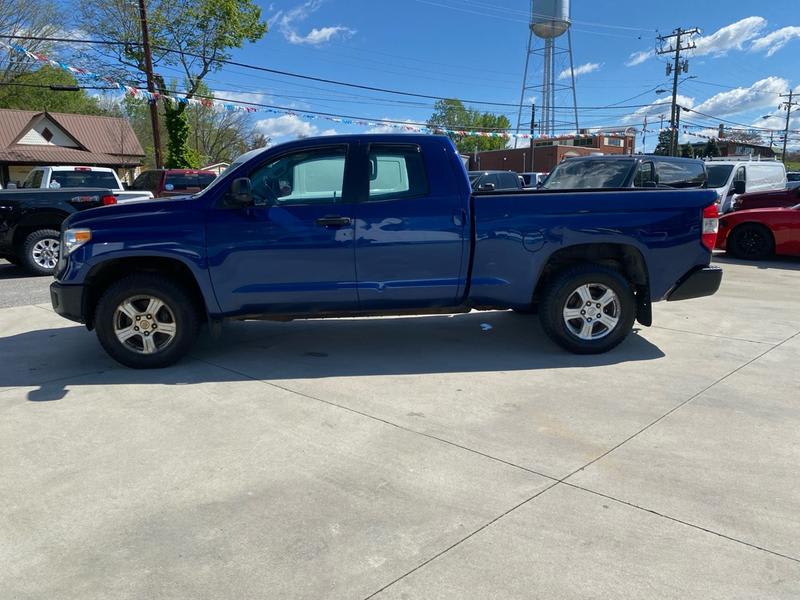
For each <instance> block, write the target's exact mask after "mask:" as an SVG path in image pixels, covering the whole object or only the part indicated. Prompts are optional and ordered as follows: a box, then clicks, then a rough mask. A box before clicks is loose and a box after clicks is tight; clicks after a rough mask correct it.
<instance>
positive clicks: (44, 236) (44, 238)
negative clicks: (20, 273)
mask: <svg viewBox="0 0 800 600" xmlns="http://www.w3.org/2000/svg"><path fill="white" fill-rule="evenodd" d="M53 242H55V249H56V252H55V259H56V261H57V260H58V252H59V251H60V247H61V233H60V232H58V231H56V230H55V229H39V230H38V231H34V232H33V233H31V234H29V235H28V237H26V238H25V241H24V242H23V244H22V255H21V256H20V264H21V266H23V267H24V268H25V269H27V270H28V271H30V272H31V273H35V274H36V275H52V274H53V273H54V272H55V270H56V265H55V261H53V260H52V256H51V255H52V252H53V251H52V246H53ZM43 244H44V245H46V246H48V247H50V248H49V249H47V250H46V252H47V254H46V255H44V254H42V245H43ZM50 265H52V266H50Z"/></svg>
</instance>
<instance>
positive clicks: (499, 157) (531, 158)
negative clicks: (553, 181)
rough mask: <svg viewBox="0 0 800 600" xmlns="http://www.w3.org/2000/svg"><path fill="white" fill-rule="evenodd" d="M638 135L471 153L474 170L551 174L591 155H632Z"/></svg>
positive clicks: (586, 136)
mask: <svg viewBox="0 0 800 600" xmlns="http://www.w3.org/2000/svg"><path fill="white" fill-rule="evenodd" d="M635 140H636V138H635V135H624V134H622V133H602V134H600V133H580V134H578V135H572V136H560V137H557V138H551V139H537V140H535V141H534V143H533V146H532V147H531V145H530V142H527V143H525V144H524V145H520V147H518V148H504V149H502V150H488V151H486V152H478V153H477V155H475V154H471V155H470V160H469V169H470V170H472V171H492V170H502V171H516V172H518V173H526V172H531V171H534V172H545V173H546V172H549V171H550V170H551V169H552V168H553V167H555V166H556V165H557V164H558V163H560V162H561V161H562V160H564V159H565V158H569V157H572V156H587V155H590V154H633V151H634V145H635V143H636V142H635Z"/></svg>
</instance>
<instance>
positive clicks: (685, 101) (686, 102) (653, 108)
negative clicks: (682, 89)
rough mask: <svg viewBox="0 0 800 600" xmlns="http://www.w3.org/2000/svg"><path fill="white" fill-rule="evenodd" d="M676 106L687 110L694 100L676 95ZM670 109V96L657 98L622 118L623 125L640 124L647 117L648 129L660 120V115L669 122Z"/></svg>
mask: <svg viewBox="0 0 800 600" xmlns="http://www.w3.org/2000/svg"><path fill="white" fill-rule="evenodd" d="M677 101H678V104H680V105H681V106H685V107H687V108H691V107H692V106H694V102H695V100H694V98H690V97H689V96H682V95H681V94H678V98H677ZM671 109H672V96H668V97H664V98H659V99H658V100H656V101H655V102H652V103H650V104H648V105H647V106H642V107H640V108H637V109H636V110H635V111H634V112H632V113H631V114H629V115H626V116H625V117H623V121H624V122H625V123H641V122H642V121H644V118H645V116H647V121H648V128H650V126H651V125H652V124H653V123H654V122H655V121H656V119H658V118H660V116H661V115H666V117H665V118H666V120H669V116H670V111H671Z"/></svg>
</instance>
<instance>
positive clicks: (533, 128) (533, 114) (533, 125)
mask: <svg viewBox="0 0 800 600" xmlns="http://www.w3.org/2000/svg"><path fill="white" fill-rule="evenodd" d="M534 135H536V102H532V103H531V168H530V171H531V172H533V149H534V147H535V146H536V143H535V141H534Z"/></svg>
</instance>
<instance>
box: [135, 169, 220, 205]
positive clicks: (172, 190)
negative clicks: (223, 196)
mask: <svg viewBox="0 0 800 600" xmlns="http://www.w3.org/2000/svg"><path fill="white" fill-rule="evenodd" d="M216 177H217V174H216V173H214V172H213V171H201V170H198V169H153V170H152V171H143V172H142V173H141V174H140V175H139V176H138V177H137V178H136V179H135V180H134V182H133V184H132V185H131V186H130V187H129V188H128V189H130V190H137V191H147V192H153V196H155V197H156V198H165V197H167V196H186V195H188V194H196V193H197V192H199V191H201V190H203V189H205V188H206V186H208V184H210V183H211V182H212V181H214V179H216Z"/></svg>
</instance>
